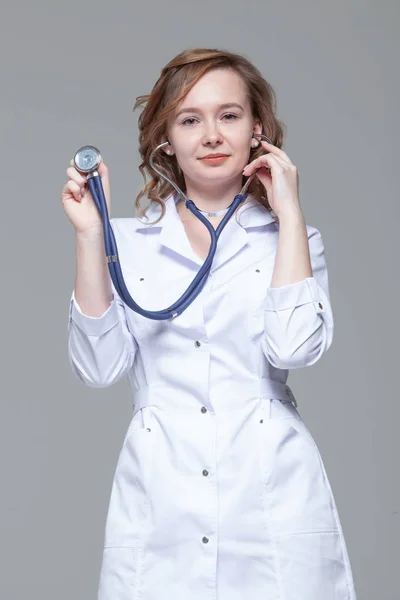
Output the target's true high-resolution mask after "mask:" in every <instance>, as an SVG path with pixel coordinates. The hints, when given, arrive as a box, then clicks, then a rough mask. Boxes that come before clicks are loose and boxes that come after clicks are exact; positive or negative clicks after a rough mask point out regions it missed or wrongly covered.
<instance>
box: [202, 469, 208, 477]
mask: <svg viewBox="0 0 400 600" xmlns="http://www.w3.org/2000/svg"><path fill="white" fill-rule="evenodd" d="M203 475H204V477H207V475H208V471H207V469H204V471H203Z"/></svg>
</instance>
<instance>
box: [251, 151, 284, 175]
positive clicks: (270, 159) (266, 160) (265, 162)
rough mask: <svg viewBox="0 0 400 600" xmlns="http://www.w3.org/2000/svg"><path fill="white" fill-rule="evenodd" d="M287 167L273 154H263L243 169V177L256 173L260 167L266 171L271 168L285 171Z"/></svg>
mask: <svg viewBox="0 0 400 600" xmlns="http://www.w3.org/2000/svg"><path fill="white" fill-rule="evenodd" d="M288 166H289V165H288V163H287V162H285V161H284V160H283V159H281V158H280V157H278V156H275V155H273V154H263V155H262V156H259V157H258V158H256V159H255V160H253V162H251V163H250V164H248V165H247V167H245V168H244V170H243V175H246V176H247V175H248V176H250V175H251V174H252V173H254V172H255V171H257V169H260V168H261V167H266V168H267V169H271V168H273V167H275V168H276V167H280V168H283V169H285V168H288Z"/></svg>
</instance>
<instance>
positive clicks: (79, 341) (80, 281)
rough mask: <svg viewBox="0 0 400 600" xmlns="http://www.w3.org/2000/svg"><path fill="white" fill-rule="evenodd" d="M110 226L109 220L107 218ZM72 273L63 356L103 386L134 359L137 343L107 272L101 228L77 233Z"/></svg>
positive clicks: (85, 378)
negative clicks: (74, 263) (74, 274)
mask: <svg viewBox="0 0 400 600" xmlns="http://www.w3.org/2000/svg"><path fill="white" fill-rule="evenodd" d="M111 224H112V225H113V219H111ZM75 246H76V278H75V289H74V291H73V292H72V296H71V300H70V309H69V322H68V357H69V360H70V364H71V367H72V369H73V372H74V373H75V374H76V375H77V376H78V377H79V379H81V381H83V382H84V383H85V384H86V385H89V386H91V387H106V386H109V385H111V384H113V383H114V382H116V381H118V380H119V379H120V378H122V377H123V375H125V374H126V373H127V371H128V370H129V369H130V368H131V366H132V364H133V360H134V357H135V353H136V350H137V342H136V340H135V338H134V336H133V335H132V333H131V332H130V331H129V329H128V325H127V320H126V314H125V305H124V303H123V302H122V301H121V300H120V298H119V296H118V294H117V292H116V290H115V288H114V286H113V284H112V281H111V277H110V274H109V271H108V266H107V261H106V258H105V252H104V240H103V232H102V231H97V232H92V233H91V234H90V235H89V234H85V235H81V234H76V237H75Z"/></svg>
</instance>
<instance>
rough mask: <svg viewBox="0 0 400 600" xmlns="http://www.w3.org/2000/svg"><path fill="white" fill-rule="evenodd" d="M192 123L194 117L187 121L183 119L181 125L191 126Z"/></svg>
mask: <svg viewBox="0 0 400 600" xmlns="http://www.w3.org/2000/svg"><path fill="white" fill-rule="evenodd" d="M189 121H192V122H191V123H189ZM193 121H195V119H194V117H189V118H188V119H185V120H184V121H182V125H187V124H189V125H193Z"/></svg>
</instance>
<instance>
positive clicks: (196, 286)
mask: <svg viewBox="0 0 400 600" xmlns="http://www.w3.org/2000/svg"><path fill="white" fill-rule="evenodd" d="M88 187H89V189H90V192H91V194H92V197H93V200H94V202H95V204H96V207H97V209H98V211H99V213H100V217H101V220H102V223H103V232H104V245H105V251H106V256H107V260H108V269H109V273H110V276H111V279H112V282H113V284H114V287H115V289H116V291H117V292H118V294H119V296H120V297H121V299H122V300H123V302H124V303H125V304H126V305H127V306H129V308H131V309H132V310H133V311H135V312H137V313H139V314H141V315H142V316H144V317H147V318H150V319H154V320H165V319H171V318H173V317H176V316H177V315H179V314H181V313H182V312H183V311H184V310H186V308H187V307H188V306H189V305H190V304H191V303H192V302H193V301H194V299H195V298H196V297H197V296H198V295H199V294H200V292H201V290H202V289H203V287H204V285H205V283H206V281H207V278H208V275H209V272H210V269H211V265H212V261H213V259H214V255H215V252H216V249H217V243H218V239H219V237H220V235H221V233H222V230H223V229H224V227H225V225H226V223H227V222H228V221H229V219H230V218H231V216H232V215H233V213H234V212H235V210H236V209H237V207H238V206H239V205H240V204H241V203H242V202H243V201H244V196H243V195H242V194H237V195H236V196H235V198H234V200H233V202H232V204H231V206H230V207H229V210H228V212H227V213H226V214H225V215H224V217H223V219H222V220H221V222H220V223H219V225H218V226H217V228H216V229H214V227H213V225H212V224H211V223H210V221H209V220H208V219H207V218H206V217H205V216H204V215H202V214H201V212H200V211H199V210H198V209H197V208H196V206H195V204H194V202H193V201H192V200H188V201H187V202H186V206H187V208H188V209H189V210H190V211H191V212H192V213H193V214H194V215H195V216H196V217H197V218H198V219H199V220H200V221H201V222H202V223H203V224H204V225H205V226H206V227H207V229H208V231H209V233H210V237H211V244H210V249H209V252H208V256H207V258H206V260H205V261H204V263H203V265H202V266H201V268H200V270H199V272H198V273H197V274H196V276H195V277H194V279H193V281H192V282H191V284H190V285H189V287H188V288H187V290H186V291H185V292H184V293H183V294H182V296H181V297H180V298H179V299H178V300H177V301H176V302H174V304H172V305H171V306H170V307H169V308H167V309H162V310H158V311H149V310H145V309H144V308H142V307H141V306H140V305H139V304H137V302H135V301H134V300H133V298H132V297H131V295H130V293H129V290H128V289H127V287H126V284H125V281H124V277H123V274H122V270H121V265H120V263H119V257H118V249H117V243H116V240H115V236H114V231H113V229H112V226H111V224H110V220H109V215H108V209H107V202H106V198H105V195H104V189H103V185H102V183H101V178H100V176H99V175H97V176H88Z"/></svg>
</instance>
